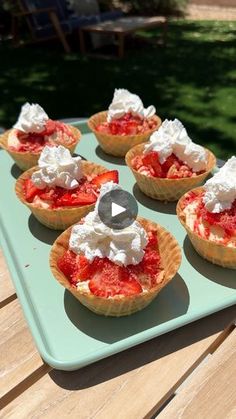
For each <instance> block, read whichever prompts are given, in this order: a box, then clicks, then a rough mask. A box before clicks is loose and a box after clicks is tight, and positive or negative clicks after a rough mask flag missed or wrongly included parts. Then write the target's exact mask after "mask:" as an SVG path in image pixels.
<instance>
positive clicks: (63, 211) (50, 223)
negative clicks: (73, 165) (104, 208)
mask: <svg viewBox="0 0 236 419" xmlns="http://www.w3.org/2000/svg"><path fill="white" fill-rule="evenodd" d="M82 169H83V173H84V175H98V174H101V173H104V172H107V169H106V168H105V167H103V166H100V165H98V164H95V163H91V162H87V161H82ZM36 170H38V167H37V166H36V167H32V168H31V169H29V170H27V171H26V172H24V173H23V174H22V175H21V176H20V177H19V178H18V179H17V181H16V186H15V192H16V195H17V197H18V198H19V200H20V201H21V202H22V203H23V204H24V205H26V206H27V207H28V208H29V209H30V210H31V212H32V214H33V215H34V216H35V218H37V220H38V221H39V222H40V223H42V224H43V225H45V226H46V227H48V228H51V229H53V230H65V229H66V228H68V227H69V226H71V225H72V224H74V223H76V222H78V221H79V220H80V219H81V218H83V217H85V215H87V214H88V213H89V212H90V211H92V210H93V209H94V206H95V204H91V205H83V206H77V207H75V206H74V207H63V208H55V209H52V208H41V207H37V206H35V205H34V204H33V203H30V202H27V201H26V200H25V197H24V189H23V188H24V181H25V179H29V178H30V177H31V175H32V174H33V173H34V172H35V171H36Z"/></svg>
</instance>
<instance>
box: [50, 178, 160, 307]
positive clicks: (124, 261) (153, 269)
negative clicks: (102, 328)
mask: <svg viewBox="0 0 236 419" xmlns="http://www.w3.org/2000/svg"><path fill="white" fill-rule="evenodd" d="M120 189H121V188H120V187H119V186H118V185H117V184H115V183H112V182H108V183H106V184H103V185H102V187H101V193H100V197H99V199H100V198H101V196H103V195H104V194H105V193H107V192H110V191H111V190H120ZM98 203H99V201H98V202H97V204H96V206H95V210H94V211H93V212H90V213H89V214H88V215H87V216H86V217H85V218H84V220H83V221H81V223H79V224H77V225H75V226H73V227H72V230H71V235H70V239H69V248H68V249H67V250H66V251H65V253H64V254H63V255H62V256H61V257H60V258H59V259H58V261H57V265H58V268H59V269H60V271H61V272H63V274H64V275H65V276H66V278H67V279H68V280H69V282H70V284H71V286H72V287H74V288H76V289H77V290H81V291H83V292H86V293H89V294H93V295H95V296H98V297H104V298H106V299H107V298H112V297H115V296H118V295H120V296H125V297H127V296H133V295H135V296H136V295H138V294H142V293H145V292H147V291H149V290H151V289H152V288H155V286H156V285H157V284H159V283H160V282H162V280H163V268H162V264H161V258H160V254H159V251H158V237H157V230H155V229H154V228H152V227H150V228H148V229H144V228H143V227H142V225H141V224H140V223H139V222H138V221H134V222H133V224H132V225H131V226H129V227H127V228H124V229H123V230H114V229H111V228H110V227H107V226H106V225H104V224H103V223H102V222H101V220H100V218H99V215H98Z"/></svg>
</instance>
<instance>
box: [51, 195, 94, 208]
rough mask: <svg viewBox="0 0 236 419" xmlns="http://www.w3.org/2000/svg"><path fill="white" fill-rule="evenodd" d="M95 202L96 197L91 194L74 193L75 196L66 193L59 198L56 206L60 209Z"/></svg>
mask: <svg viewBox="0 0 236 419" xmlns="http://www.w3.org/2000/svg"><path fill="white" fill-rule="evenodd" d="M96 200H97V198H96V196H95V195H94V194H92V193H86V192H76V193H75V194H70V193H66V194H65V195H63V196H62V197H61V198H59V199H57V202H56V204H57V205H58V206H62V207H71V206H76V205H81V206H82V205H92V204H94V203H95V202H96Z"/></svg>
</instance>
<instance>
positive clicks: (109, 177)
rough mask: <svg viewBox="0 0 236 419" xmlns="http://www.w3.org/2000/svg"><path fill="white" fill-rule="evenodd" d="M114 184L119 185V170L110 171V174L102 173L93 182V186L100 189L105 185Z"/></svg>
mask: <svg viewBox="0 0 236 419" xmlns="http://www.w3.org/2000/svg"><path fill="white" fill-rule="evenodd" d="M107 182H114V183H119V173H118V170H110V171H109V172H105V173H102V174H101V175H97V176H96V177H95V178H94V179H92V180H91V184H92V185H96V186H98V187H100V186H102V185H103V183H107Z"/></svg>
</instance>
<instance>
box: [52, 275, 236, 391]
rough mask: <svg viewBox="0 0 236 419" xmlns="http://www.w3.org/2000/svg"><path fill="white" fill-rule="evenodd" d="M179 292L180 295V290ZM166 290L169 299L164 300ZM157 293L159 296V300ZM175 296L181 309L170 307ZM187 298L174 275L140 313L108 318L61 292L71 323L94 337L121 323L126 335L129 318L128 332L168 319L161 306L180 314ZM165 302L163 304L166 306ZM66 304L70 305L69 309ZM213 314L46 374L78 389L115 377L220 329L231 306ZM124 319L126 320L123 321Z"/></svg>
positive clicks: (231, 314) (229, 318)
mask: <svg viewBox="0 0 236 419" xmlns="http://www.w3.org/2000/svg"><path fill="white" fill-rule="evenodd" d="M171 286H172V287H174V289H175V296H174V298H172V300H170V295H171V292H170V291H171ZM168 288H169V290H168ZM182 293H183V295H182V296H181V295H180V294H182ZM168 294H169V299H168V300H166V301H165V299H166V297H167V296H168ZM161 296H162V297H163V301H162V297H161ZM176 298H177V301H178V304H177V305H178V306H179V305H180V304H181V301H182V303H183V309H182V310H180V307H179V308H178V309H175V308H174V307H173V306H174V305H175V299H176ZM188 299H189V296H188V292H187V290H186V287H185V284H184V282H183V280H182V279H181V277H178V276H177V277H176V278H175V280H174V281H173V282H172V283H170V284H169V286H167V287H166V289H164V290H163V291H162V292H161V293H160V295H159V297H157V299H156V301H154V302H153V303H152V304H151V305H150V306H149V307H147V308H146V309H144V310H143V311H141V312H140V313H137V314H134V315H132V316H131V317H130V318H129V317H124V318H123V319H116V318H115V319H109V318H102V317H99V316H96V315H95V314H93V313H91V312H89V310H87V309H86V308H85V307H82V306H81V305H80V303H79V302H77V301H76V299H75V298H74V297H73V296H72V295H70V294H69V292H68V291H66V292H65V307H66V309H67V312H68V311H69V312H68V313H67V314H68V315H69V314H70V315H71V317H72V318H73V319H74V324H76V325H78V324H80V325H81V326H83V328H82V329H83V331H84V332H85V333H88V332H89V330H90V331H92V333H93V335H94V336H95V337H98V336H99V334H102V335H103V337H104V335H106V337H108V336H109V335H111V336H112V335H113V338H114V334H115V331H116V333H117V334H120V336H122V335H123V337H124V336H125V331H123V332H121V329H122V327H125V329H126V331H127V332H126V335H127V337H128V336H129V333H128V329H129V327H130V322H132V327H134V329H132V332H134V333H135V329H136V331H141V330H142V327H143V326H144V325H145V324H146V327H147V328H149V327H152V326H155V325H157V324H161V322H162V321H167V320H168V319H164V318H163V317H164V316H163V314H162V313H163V310H164V313H165V314H166V312H167V310H170V311H171V313H172V314H168V318H171V317H173V316H174V313H175V314H176V315H178V314H177V312H178V311H179V315H181V311H182V313H183V314H184V311H186V310H187V306H188ZM165 302H166V304H167V305H166V307H165ZM68 305H71V308H70V309H69V307H68ZM79 307H80V308H79ZM80 310H81V311H80ZM72 313H73V314H72ZM76 316H78V318H77V320H75V317H76ZM149 316H155V318H154V319H149V322H148V317H149ZM213 316H214V321H213V320H212V316H208V317H206V318H204V319H201V320H198V321H195V322H193V323H191V324H188V325H186V326H185V327H181V328H179V329H178V330H173V331H171V332H169V333H167V334H165V335H163V336H159V337H158V338H154V339H152V340H148V341H146V342H144V343H141V344H139V345H137V346H135V347H133V348H130V349H127V350H125V351H122V349H121V352H119V351H118V353H117V354H115V355H113V356H109V357H108V358H105V359H102V360H99V361H98V362H95V363H94V364H92V365H88V366H86V367H84V368H82V370H81V371H70V372H69V373H68V372H67V371H66V372H65V371H58V370H55V369H53V370H52V371H50V372H49V375H50V377H51V379H52V380H53V381H54V382H55V383H56V384H57V385H59V386H60V387H62V388H64V389H68V390H80V389H84V388H90V387H94V386H96V385H98V384H100V383H105V382H106V381H109V380H112V379H114V378H115V377H119V376H122V375H123V374H125V373H127V372H128V371H134V370H137V369H138V368H140V367H142V366H144V365H147V364H151V363H153V362H155V361H156V360H158V359H162V358H165V357H167V356H168V355H169V354H172V353H175V352H176V353H177V352H178V351H180V350H181V349H182V348H186V347H188V346H191V345H193V344H194V343H196V342H200V341H202V340H204V339H205V338H207V337H208V336H213V335H214V334H215V333H218V332H219V331H222V329H224V328H225V327H226V325H227V324H228V323H229V322H230V321H232V318H233V317H234V316H235V309H234V308H233V307H231V308H228V309H225V310H223V311H221V312H218V313H215V314H214V315H213ZM86 317H87V319H86ZM143 317H144V319H143ZM132 319H133V321H132ZM71 320H72V319H71ZM155 320H156V321H155ZM138 321H139V323H140V324H139V325H138V324H136V323H137V322H138ZM127 322H128V324H127V325H126V323H127ZM104 325H105V326H106V332H102V333H100V332H101V329H100V330H99V328H102V327H104ZM141 325H142V326H141ZM77 327H78V326H77ZM88 329H89V330H88ZM95 329H97V330H95ZM163 333H164V332H163ZM78 350H79V348H78ZM131 351H132V352H131ZM161 379H162V377H161V376H160V377H158V376H157V385H158V382H159V381H160V380H161Z"/></svg>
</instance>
